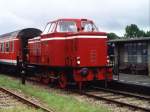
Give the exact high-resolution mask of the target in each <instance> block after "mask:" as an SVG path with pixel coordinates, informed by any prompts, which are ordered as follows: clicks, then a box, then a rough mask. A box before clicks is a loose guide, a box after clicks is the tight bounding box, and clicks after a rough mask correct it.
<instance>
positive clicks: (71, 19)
mask: <svg viewBox="0 0 150 112" xmlns="http://www.w3.org/2000/svg"><path fill="white" fill-rule="evenodd" d="M56 21H92V20H90V19H85V18H81V19H77V18H62V19H57V20H54V21H50V22H56ZM50 22H48V23H50Z"/></svg>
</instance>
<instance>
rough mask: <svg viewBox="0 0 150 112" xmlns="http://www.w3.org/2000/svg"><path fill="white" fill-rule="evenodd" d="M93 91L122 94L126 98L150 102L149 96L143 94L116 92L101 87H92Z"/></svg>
mask: <svg viewBox="0 0 150 112" xmlns="http://www.w3.org/2000/svg"><path fill="white" fill-rule="evenodd" d="M92 88H93V89H97V90H100V91H105V92H111V93H114V94H120V95H125V96H129V97H134V98H139V99H144V100H149V101H150V97H148V96H141V94H140V95H139V94H135V93H130V92H123V91H118V90H114V89H107V88H101V87H94V86H93V87H92Z"/></svg>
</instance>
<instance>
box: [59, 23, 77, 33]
mask: <svg viewBox="0 0 150 112" xmlns="http://www.w3.org/2000/svg"><path fill="white" fill-rule="evenodd" d="M57 32H77V26H76V22H74V21H60V22H58V26H57Z"/></svg>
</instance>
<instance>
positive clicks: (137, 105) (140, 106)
mask: <svg viewBox="0 0 150 112" xmlns="http://www.w3.org/2000/svg"><path fill="white" fill-rule="evenodd" d="M93 89H94V90H91V91H85V92H82V94H83V95H85V96H87V97H90V98H94V99H96V100H104V101H107V102H109V103H114V104H117V105H119V106H121V107H122V106H125V107H128V108H131V109H134V110H141V111H146V112H150V97H148V96H141V95H137V94H132V93H128V92H122V91H116V90H110V89H104V88H98V87H93Z"/></svg>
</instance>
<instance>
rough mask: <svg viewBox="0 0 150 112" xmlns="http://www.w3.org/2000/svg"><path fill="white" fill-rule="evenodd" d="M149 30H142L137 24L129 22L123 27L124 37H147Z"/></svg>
mask: <svg viewBox="0 0 150 112" xmlns="http://www.w3.org/2000/svg"><path fill="white" fill-rule="evenodd" d="M149 32H150V31H147V32H144V31H143V30H140V29H139V28H138V26H137V25H135V24H131V25H127V26H126V28H125V35H124V36H125V37H127V38H135V37H149V36H150V33H149Z"/></svg>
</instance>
